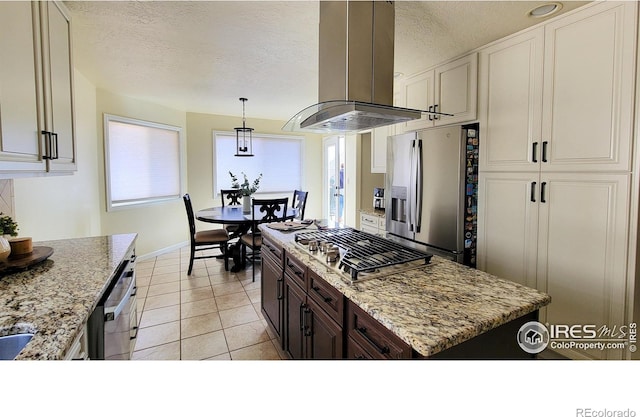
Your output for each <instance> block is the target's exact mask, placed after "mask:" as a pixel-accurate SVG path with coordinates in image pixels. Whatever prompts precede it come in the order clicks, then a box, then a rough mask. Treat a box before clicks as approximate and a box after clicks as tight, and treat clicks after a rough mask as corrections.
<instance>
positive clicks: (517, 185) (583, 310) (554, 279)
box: [478, 173, 630, 359]
mask: <svg viewBox="0 0 640 417" xmlns="http://www.w3.org/2000/svg"><path fill="white" fill-rule="evenodd" d="M629 181H630V179H629V175H628V174H570V173H548V174H547V173H543V174H540V175H537V174H535V173H532V174H527V173H483V174H481V176H480V184H479V207H478V218H479V222H478V267H479V269H481V270H483V271H486V272H489V273H491V274H494V275H496V276H499V277H501V278H505V279H509V280H512V281H516V282H518V283H520V284H523V285H526V286H529V287H533V288H537V289H538V290H540V291H543V292H546V293H548V294H549V295H551V300H552V301H551V304H550V305H549V306H547V307H546V308H544V309H542V310H541V312H540V313H541V314H540V321H541V322H542V323H548V324H554V325H556V324H563V325H569V326H571V325H576V324H591V325H595V326H597V327H598V328H600V327H601V326H608V327H609V328H614V326H616V327H618V328H619V327H620V326H622V325H625V324H626V323H625V309H626V305H627V303H626V275H627V269H626V265H627V262H626V259H627V250H626V248H627V238H628V231H627V225H628V222H629V215H628V207H629ZM558 353H560V354H562V355H565V356H568V357H570V358H573V359H623V358H624V355H625V353H626V351H625V350H624V349H616V350H614V349H605V350H604V351H600V350H580V349H576V350H568V349H562V350H558Z"/></svg>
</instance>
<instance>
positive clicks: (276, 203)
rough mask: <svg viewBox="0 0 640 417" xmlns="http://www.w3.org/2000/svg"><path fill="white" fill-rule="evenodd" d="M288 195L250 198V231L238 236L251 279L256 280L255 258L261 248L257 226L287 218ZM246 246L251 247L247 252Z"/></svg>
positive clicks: (260, 237)
mask: <svg viewBox="0 0 640 417" xmlns="http://www.w3.org/2000/svg"><path fill="white" fill-rule="evenodd" d="M288 205H289V197H284V198H272V199H257V198H254V199H252V200H251V219H252V222H251V233H247V234H244V235H242V236H241V237H240V243H241V244H242V258H243V259H244V260H245V261H246V260H248V259H251V269H252V275H253V281H254V282H255V280H256V268H255V263H256V260H258V259H260V258H259V257H260V249H261V248H262V235H261V233H260V229H259V228H258V226H259V225H260V224H262V223H273V222H283V221H285V220H286V218H287V207H288ZM247 248H249V249H251V252H250V253H247Z"/></svg>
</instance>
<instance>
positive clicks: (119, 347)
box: [87, 248, 138, 360]
mask: <svg viewBox="0 0 640 417" xmlns="http://www.w3.org/2000/svg"><path fill="white" fill-rule="evenodd" d="M135 262H136V255H135V249H134V248H132V249H130V250H129V252H128V253H127V255H126V256H125V257H124V260H123V261H122V263H121V264H120V265H119V267H118V269H117V270H116V274H115V275H114V278H113V279H112V280H111V282H110V283H109V286H108V287H107V291H105V294H104V296H103V297H102V298H101V299H100V301H99V302H98V306H97V307H96V309H95V310H94V311H93V313H92V314H91V316H90V317H89V321H88V322H87V330H88V345H89V359H116V360H118V359H119V360H123V359H124V360H128V359H130V358H131V353H132V352H133V347H134V344H135V339H136V336H137V332H138V324H137V313H136V289H137V288H136V272H135Z"/></svg>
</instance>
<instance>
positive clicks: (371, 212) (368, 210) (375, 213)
mask: <svg viewBox="0 0 640 417" xmlns="http://www.w3.org/2000/svg"><path fill="white" fill-rule="evenodd" d="M360 213H364V214H369V215H371V216H378V217H384V216H385V211H384V210H381V209H374V208H373V207H370V208H361V209H360Z"/></svg>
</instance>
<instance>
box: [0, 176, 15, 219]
mask: <svg viewBox="0 0 640 417" xmlns="http://www.w3.org/2000/svg"><path fill="white" fill-rule="evenodd" d="M14 207H15V206H14V202H13V180H0V212H2V214H5V215H7V216H11V217H13V218H14V219H15V217H14V210H15V208H14Z"/></svg>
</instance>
